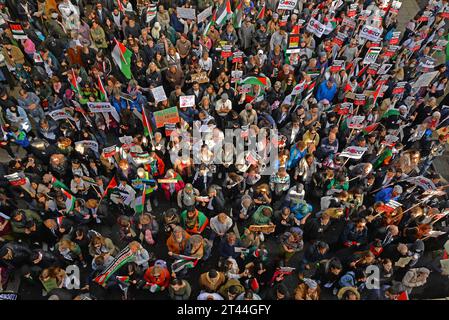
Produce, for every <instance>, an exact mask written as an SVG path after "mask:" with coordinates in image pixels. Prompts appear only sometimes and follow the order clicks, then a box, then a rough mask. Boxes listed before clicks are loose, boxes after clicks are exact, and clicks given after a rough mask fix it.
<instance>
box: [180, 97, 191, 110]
mask: <svg viewBox="0 0 449 320" xmlns="http://www.w3.org/2000/svg"><path fill="white" fill-rule="evenodd" d="M194 105H195V96H194V95H191V96H180V97H179V107H181V108H189V107H193V106H194Z"/></svg>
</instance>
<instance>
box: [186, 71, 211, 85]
mask: <svg viewBox="0 0 449 320" xmlns="http://www.w3.org/2000/svg"><path fill="white" fill-rule="evenodd" d="M190 79H191V80H192V82H198V83H199V84H203V83H208V82H209V77H208V76H207V72H206V71H202V72H197V73H192V74H191V75H190Z"/></svg>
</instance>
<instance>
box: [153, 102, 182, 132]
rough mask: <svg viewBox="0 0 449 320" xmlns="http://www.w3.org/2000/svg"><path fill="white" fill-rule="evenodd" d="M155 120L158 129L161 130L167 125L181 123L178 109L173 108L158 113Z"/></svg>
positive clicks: (155, 113)
mask: <svg viewBox="0 0 449 320" xmlns="http://www.w3.org/2000/svg"><path fill="white" fill-rule="evenodd" d="M153 115H154V120H155V122H156V127H157V128H161V127H163V126H164V125H165V124H166V123H178V122H179V114H178V108H176V107H171V108H167V109H164V110H161V111H156V112H154V113H153Z"/></svg>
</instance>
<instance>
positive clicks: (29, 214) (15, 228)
mask: <svg viewBox="0 0 449 320" xmlns="http://www.w3.org/2000/svg"><path fill="white" fill-rule="evenodd" d="M22 211H23V212H24V217H23V219H22V221H19V222H17V221H15V220H14V219H11V227H12V232H13V233H19V234H23V233H25V221H30V220H34V222H35V223H36V225H37V226H39V225H41V224H42V219H41V217H40V216H39V215H38V214H37V213H36V212H34V211H32V210H22Z"/></svg>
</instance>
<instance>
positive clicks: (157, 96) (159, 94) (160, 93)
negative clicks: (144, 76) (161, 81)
mask: <svg viewBox="0 0 449 320" xmlns="http://www.w3.org/2000/svg"><path fill="white" fill-rule="evenodd" d="M151 93H152V94H153V97H154V101H155V102H156V103H158V102H159V101H164V100H167V95H166V94H165V91H164V87H163V86H159V87H156V88H153V89H151Z"/></svg>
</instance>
